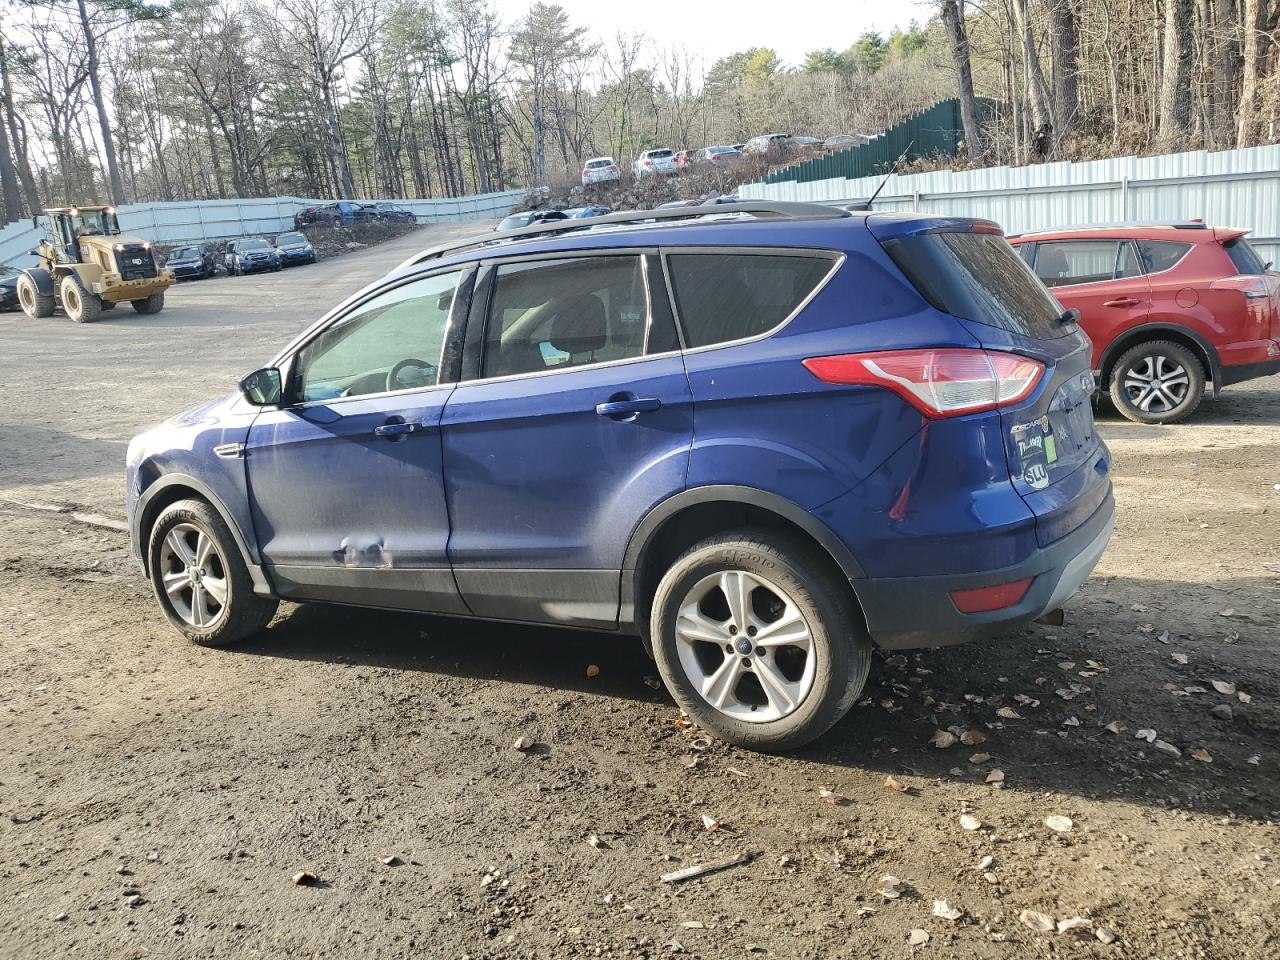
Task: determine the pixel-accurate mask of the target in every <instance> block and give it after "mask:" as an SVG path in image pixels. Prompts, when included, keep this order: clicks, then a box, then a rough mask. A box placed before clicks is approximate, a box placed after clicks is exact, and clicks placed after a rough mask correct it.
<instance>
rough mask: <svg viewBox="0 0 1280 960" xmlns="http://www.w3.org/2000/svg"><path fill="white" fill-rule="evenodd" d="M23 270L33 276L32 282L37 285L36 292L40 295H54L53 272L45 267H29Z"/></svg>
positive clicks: (27, 274)
mask: <svg viewBox="0 0 1280 960" xmlns="http://www.w3.org/2000/svg"><path fill="white" fill-rule="evenodd" d="M22 272H23V274H24V275H26V276H28V277H30V278H31V282H32V283H34V284H35V285H36V292H37V293H39V294H40V296H42V297H52V296H53V295H54V289H53V274H52V273H50V272H49V271H48V270H46V269H44V267H28V268H27V269H26V270H23V271H22Z"/></svg>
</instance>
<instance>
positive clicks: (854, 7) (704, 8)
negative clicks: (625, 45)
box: [494, 0, 928, 67]
mask: <svg viewBox="0 0 1280 960" xmlns="http://www.w3.org/2000/svg"><path fill="white" fill-rule="evenodd" d="M548 2H555V3H558V4H559V5H560V6H562V7H564V9H565V10H566V11H567V12H568V14H569V19H570V21H571V22H572V23H573V24H574V25H575V26H585V27H587V28H588V29H589V30H590V32H591V34H592V36H593V37H594V38H596V39H600V40H608V39H610V38H612V37H613V36H614V35H615V34H616V33H617V32H618V31H622V32H624V33H643V34H645V35H646V36H647V37H649V38H650V39H651V40H653V41H655V42H656V43H657V44H658V45H659V46H663V47H669V46H673V45H678V46H683V47H685V48H686V49H688V50H689V51H690V52H697V53H700V54H701V55H702V58H703V61H704V66H706V67H710V66H711V64H712V63H714V62H715V61H716V60H718V59H719V58H720V57H723V56H725V55H727V54H730V53H735V52H737V51H739V50H746V49H748V48H750V47H772V48H773V49H774V50H777V51H778V55H779V56H780V57H782V60H783V62H784V63H786V64H787V65H788V66H798V65H799V64H800V63H801V62H802V61H803V60H804V56H805V54H806V53H808V52H809V51H810V50H818V49H821V48H823V47H834V48H835V49H837V50H843V49H845V48H847V47H849V46H851V45H852V44H853V42H854V41H855V40H857V39H858V35H859V34H861V33H862V32H863V31H866V30H878V31H880V32H881V33H883V34H888V32H889V31H890V30H891V29H893V28H894V27H905V26H906V25H907V24H908V23H910V22H911V21H912V20H913V19H914V20H918V21H920V22H924V21H925V20H926V19H928V6H927V4H923V3H920V2H916V0H804V2H803V3H788V2H787V0H771V2H763V0H548ZM494 6H495V7H497V9H498V12H499V15H500V16H501V17H502V20H503V22H504V23H507V24H510V23H513V22H514V21H516V20H519V19H520V18H521V17H522V16H523V15H524V14H525V13H526V12H527V11H528V9H529V6H530V2H529V0H495V2H494Z"/></svg>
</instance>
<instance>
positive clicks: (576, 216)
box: [565, 207, 613, 220]
mask: <svg viewBox="0 0 1280 960" xmlns="http://www.w3.org/2000/svg"><path fill="white" fill-rule="evenodd" d="M606 213H613V208H612V207H574V208H573V209H572V210H566V211H565V216H567V217H568V218H569V219H570V220H581V219H583V218H585V217H602V216H604V215H605V214H606Z"/></svg>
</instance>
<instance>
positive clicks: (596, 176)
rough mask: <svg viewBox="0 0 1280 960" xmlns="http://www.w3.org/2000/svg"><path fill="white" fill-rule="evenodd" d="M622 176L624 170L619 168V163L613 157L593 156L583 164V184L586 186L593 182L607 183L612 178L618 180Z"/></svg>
mask: <svg viewBox="0 0 1280 960" xmlns="http://www.w3.org/2000/svg"><path fill="white" fill-rule="evenodd" d="M621 176H622V171H621V170H619V169H618V164H617V162H616V161H615V160H614V159H613V157H592V158H591V159H590V160H588V161H587V162H586V163H584V164H583V165H582V185H583V186H584V187H587V186H590V185H591V184H593V183H607V182H608V181H610V180H617V179H618V178H619V177H621Z"/></svg>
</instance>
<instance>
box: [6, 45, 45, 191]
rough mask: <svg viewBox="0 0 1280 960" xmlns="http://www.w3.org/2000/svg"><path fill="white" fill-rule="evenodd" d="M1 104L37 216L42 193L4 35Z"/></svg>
mask: <svg viewBox="0 0 1280 960" xmlns="http://www.w3.org/2000/svg"><path fill="white" fill-rule="evenodd" d="M0 105H2V106H3V107H4V111H3V112H4V116H3V117H2V118H0V122H6V123H8V125H9V128H8V133H9V137H8V139H9V145H10V147H11V149H12V150H13V159H14V164H15V167H16V172H17V174H18V179H19V180H20V181H21V182H22V191H23V193H25V194H26V195H27V209H28V210H30V211H31V215H32V216H35V215H36V214H37V213H38V212H39V210H40V194H39V193H38V192H37V190H36V180H35V177H34V176H32V174H31V162H30V161H29V160H28V159H27V138H26V136H25V135H24V131H23V128H22V122H21V120H20V119H19V118H18V111H17V108H16V107H14V105H13V86H12V84H10V82H9V63H8V60H7V59H6V56H5V48H4V37H3V35H0Z"/></svg>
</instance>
